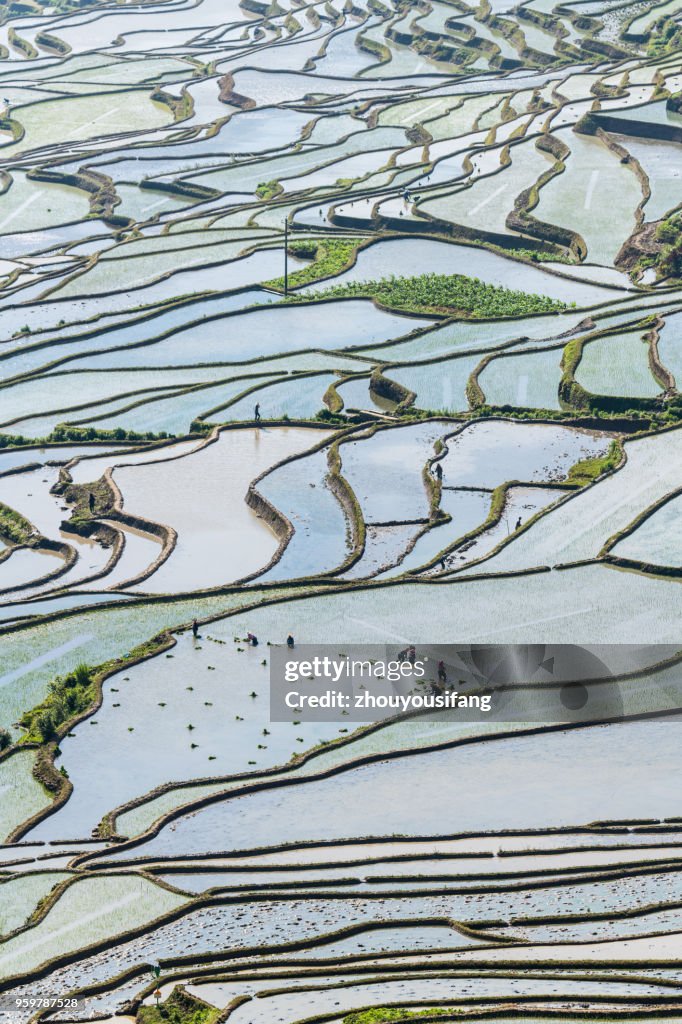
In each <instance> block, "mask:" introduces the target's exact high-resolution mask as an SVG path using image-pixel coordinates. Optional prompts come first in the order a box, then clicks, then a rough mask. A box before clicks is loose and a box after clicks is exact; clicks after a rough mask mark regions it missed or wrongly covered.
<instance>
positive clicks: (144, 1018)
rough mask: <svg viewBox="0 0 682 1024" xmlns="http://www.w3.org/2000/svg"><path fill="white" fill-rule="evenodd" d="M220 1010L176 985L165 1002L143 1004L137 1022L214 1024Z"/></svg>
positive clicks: (149, 1023)
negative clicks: (154, 1004) (151, 1004)
mask: <svg viewBox="0 0 682 1024" xmlns="http://www.w3.org/2000/svg"><path fill="white" fill-rule="evenodd" d="M219 1014H220V1011H219V1010H217V1009H216V1008H215V1007H214V1006H209V1004H208V1003H205V1002H204V1001H203V1000H202V999H196V998H195V997H194V996H191V995H189V993H188V992H185V991H184V989H181V988H179V987H176V988H174V989H173V991H172V992H171V994H170V995H169V997H168V999H167V1000H166V1001H165V1003H159V1005H158V1006H141V1007H140V1009H139V1010H138V1011H137V1024H214V1021H216V1020H217V1018H218V1016H219Z"/></svg>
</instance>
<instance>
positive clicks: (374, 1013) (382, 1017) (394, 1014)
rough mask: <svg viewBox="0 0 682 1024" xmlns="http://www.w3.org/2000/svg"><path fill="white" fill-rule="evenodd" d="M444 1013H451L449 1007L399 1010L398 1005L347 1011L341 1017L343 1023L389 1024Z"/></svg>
mask: <svg viewBox="0 0 682 1024" xmlns="http://www.w3.org/2000/svg"><path fill="white" fill-rule="evenodd" d="M446 1013H452V1010H451V1009H448V1008H447V1007H445V1006H440V1007H439V1006H436V1007H432V1008H431V1009H422V1010H401V1009H400V1008H398V1007H394V1008H391V1009H390V1008H389V1007H381V1006H375V1007H373V1008H372V1009H371V1010H358V1012H357V1013H349V1014H347V1015H346V1016H345V1017H344V1018H343V1024H389V1021H394V1020H414V1018H415V1017H441V1016H443V1015H444V1014H446Z"/></svg>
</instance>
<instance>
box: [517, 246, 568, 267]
mask: <svg viewBox="0 0 682 1024" xmlns="http://www.w3.org/2000/svg"><path fill="white" fill-rule="evenodd" d="M510 253H511V255H512V256H524V257H525V258H526V259H527V260H532V262H533V263H568V264H569V265H570V264H575V262H576V261H575V260H574V259H573V258H572V257H571V256H564V255H562V254H561V253H555V252H545V251H544V250H538V249H512V250H507V249H505V255H509V254H510Z"/></svg>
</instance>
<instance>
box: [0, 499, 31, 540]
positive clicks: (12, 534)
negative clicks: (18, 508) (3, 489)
mask: <svg viewBox="0 0 682 1024" xmlns="http://www.w3.org/2000/svg"><path fill="white" fill-rule="evenodd" d="M0 537H4V538H5V540H8V541H9V542H10V543H11V544H28V543H29V542H30V541H31V540H32V539H34V537H35V531H34V529H33V527H32V526H31V524H30V523H29V521H28V519H24V517H23V516H22V515H20V514H19V513H18V512H15V511H14V509H13V508H10V507H9V505H3V504H2V502H0Z"/></svg>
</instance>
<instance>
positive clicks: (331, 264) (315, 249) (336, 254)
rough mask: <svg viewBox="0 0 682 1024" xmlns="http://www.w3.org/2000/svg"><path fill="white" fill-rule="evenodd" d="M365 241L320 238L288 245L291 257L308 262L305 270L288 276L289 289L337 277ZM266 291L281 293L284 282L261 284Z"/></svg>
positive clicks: (361, 239)
mask: <svg viewBox="0 0 682 1024" xmlns="http://www.w3.org/2000/svg"><path fill="white" fill-rule="evenodd" d="M366 241H367V239H366V238H324V239H320V240H319V241H317V242H316V241H315V240H314V239H301V240H300V241H296V242H292V243H291V244H290V245H289V252H290V253H291V255H292V256H300V257H301V259H304V260H312V262H311V263H309V264H308V266H307V267H301V269H300V270H295V271H294V272H293V274H289V287H290V288H300V287H301V286H302V285H305V284H312V283H313V281H319V280H320V278H322V277H333V276H334V275H336V274H340V273H341V271H342V270H345V269H346V268H347V267H348V266H349V265H350V264H351V262H352V259H353V256H354V255H355V253H356V252H357V250H358V248H359V247H360V246H361V245H364V243H365V242H366ZM265 284H266V287H267V288H277V289H278V290H279V291H283V290H284V278H283V277H277V278H274V280H272V281H266V282H265Z"/></svg>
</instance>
